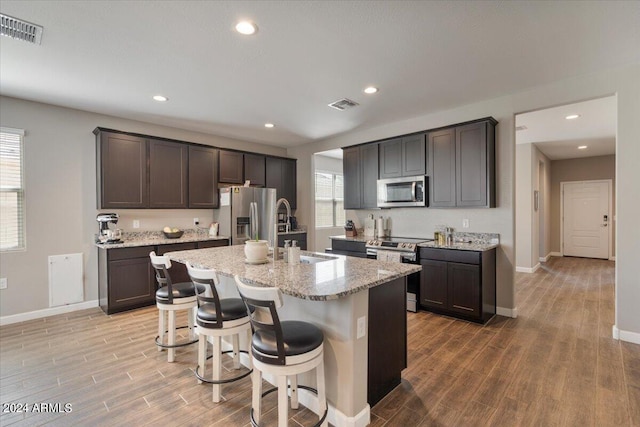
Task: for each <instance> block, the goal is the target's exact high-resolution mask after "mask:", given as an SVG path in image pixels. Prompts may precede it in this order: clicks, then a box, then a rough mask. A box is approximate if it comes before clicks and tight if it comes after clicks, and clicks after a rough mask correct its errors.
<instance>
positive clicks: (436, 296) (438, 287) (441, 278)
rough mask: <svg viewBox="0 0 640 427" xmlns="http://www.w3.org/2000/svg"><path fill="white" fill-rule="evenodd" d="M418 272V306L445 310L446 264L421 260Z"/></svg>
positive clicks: (446, 294)
mask: <svg viewBox="0 0 640 427" xmlns="http://www.w3.org/2000/svg"><path fill="white" fill-rule="evenodd" d="M420 264H421V265H422V271H421V272H420V304H421V305H423V306H425V307H435V308H439V309H443V310H444V309H446V308H447V305H448V293H447V287H448V284H447V262H446V261H434V260H430V259H421V260H420Z"/></svg>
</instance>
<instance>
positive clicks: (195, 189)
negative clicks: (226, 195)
mask: <svg viewBox="0 0 640 427" xmlns="http://www.w3.org/2000/svg"><path fill="white" fill-rule="evenodd" d="M219 201H220V200H219V195H218V150H217V149H216V148H210V147H200V146H196V145H190V146H189V207H190V208H196V209H209V208H217V207H218V205H219Z"/></svg>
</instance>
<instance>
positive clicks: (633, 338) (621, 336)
mask: <svg viewBox="0 0 640 427" xmlns="http://www.w3.org/2000/svg"><path fill="white" fill-rule="evenodd" d="M611 332H612V335H613V339H615V340H621V341H626V342H630V343H633V344H640V333H638V332H631V331H623V330H620V329H618V327H617V326H616V325H613V328H612V331H611Z"/></svg>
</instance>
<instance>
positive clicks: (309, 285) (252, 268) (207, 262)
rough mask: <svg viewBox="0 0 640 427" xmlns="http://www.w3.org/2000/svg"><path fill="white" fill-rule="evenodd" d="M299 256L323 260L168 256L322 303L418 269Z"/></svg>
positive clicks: (228, 252) (223, 250)
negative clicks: (300, 261) (253, 260)
mask: <svg viewBox="0 0 640 427" xmlns="http://www.w3.org/2000/svg"><path fill="white" fill-rule="evenodd" d="M301 254H302V255H306V256H313V257H316V258H325V259H327V261H323V262H318V263H315V264H298V265H293V264H287V263H286V262H284V261H283V260H278V261H275V262H274V261H273V258H272V257H270V258H269V261H268V262H267V263H265V264H260V265H250V264H247V263H245V256H244V246H241V245H237V246H224V247H220V248H208V249H195V250H188V251H176V252H168V253H166V254H165V255H167V256H168V257H169V258H170V259H171V260H172V261H178V262H183V263H185V262H190V263H191V264H192V265H193V266H195V267H200V268H214V269H215V270H216V271H217V273H218V274H219V275H221V276H227V277H234V275H236V274H237V275H238V276H240V277H241V278H242V279H243V280H244V281H245V282H246V283H247V284H253V285H258V286H269V287H274V286H275V287H278V288H279V289H280V290H281V291H282V293H284V294H286V295H291V296H293V297H297V298H302V299H308V300H315V301H326V300H334V299H338V298H342V297H345V296H348V295H351V294H354V293H357V292H360V291H362V290H365V289H369V288H371V287H374V286H377V285H381V284H383V283H385V282H388V281H390V280H394V279H397V278H400V277H403V276H406V275H408V274H411V273H416V272H418V271H420V270H421V269H422V267H421V266H420V265H416V264H401V263H393V262H383V261H377V260H373V259H366V258H354V257H346V256H342V255H331V256H329V255H325V254H320V253H314V252H306V251H302V252H301Z"/></svg>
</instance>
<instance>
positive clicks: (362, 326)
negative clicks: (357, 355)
mask: <svg viewBox="0 0 640 427" xmlns="http://www.w3.org/2000/svg"><path fill="white" fill-rule="evenodd" d="M357 329H358V330H357V332H356V339H360V338H362V337H364V336H365V334H366V330H367V317H366V316H362V317H358V328H357Z"/></svg>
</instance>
